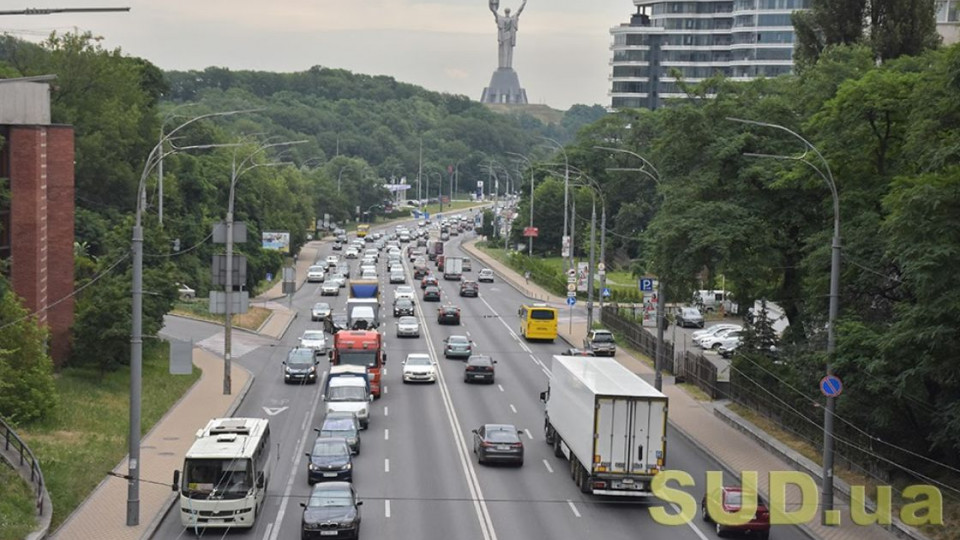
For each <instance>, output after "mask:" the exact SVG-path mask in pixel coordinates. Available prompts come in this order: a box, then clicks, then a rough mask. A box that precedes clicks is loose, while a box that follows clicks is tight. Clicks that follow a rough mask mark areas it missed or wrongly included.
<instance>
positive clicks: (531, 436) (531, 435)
mask: <svg viewBox="0 0 960 540" xmlns="http://www.w3.org/2000/svg"><path fill="white" fill-rule="evenodd" d="M523 432H524V433H526V434H527V437H530V440H531V441H532V440H533V433H530V430H529V429H524V430H523Z"/></svg>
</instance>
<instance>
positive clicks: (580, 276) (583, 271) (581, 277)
mask: <svg viewBox="0 0 960 540" xmlns="http://www.w3.org/2000/svg"><path fill="white" fill-rule="evenodd" d="M589 273H590V263H585V262H578V263H577V290H578V291H580V292H587V290H588V287H587V285H588V282H587V278H588V277H589V276H588V274H589Z"/></svg>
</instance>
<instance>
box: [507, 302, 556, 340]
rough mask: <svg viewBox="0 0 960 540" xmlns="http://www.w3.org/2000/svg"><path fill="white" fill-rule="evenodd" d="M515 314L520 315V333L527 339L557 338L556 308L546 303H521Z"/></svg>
mask: <svg viewBox="0 0 960 540" xmlns="http://www.w3.org/2000/svg"><path fill="white" fill-rule="evenodd" d="M517 314H518V315H519V316H520V335H521V336H523V337H524V338H525V339H527V340H528V341H530V340H535V339H536V340H541V339H543V340H549V341H553V340H555V339H557V317H558V312H557V310H556V308H552V307H548V306H547V305H546V304H533V305H529V306H528V305H523V306H520V310H519V312H518V313H517Z"/></svg>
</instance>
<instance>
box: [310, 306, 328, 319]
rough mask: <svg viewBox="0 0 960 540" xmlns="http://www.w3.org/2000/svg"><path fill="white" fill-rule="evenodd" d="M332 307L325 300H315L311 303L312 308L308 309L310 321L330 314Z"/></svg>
mask: <svg viewBox="0 0 960 540" xmlns="http://www.w3.org/2000/svg"><path fill="white" fill-rule="evenodd" d="M331 312H332V308H331V307H330V304H328V303H326V302H317V303H316V304H314V305H313V309H311V310H310V320H311V321H322V320H323V319H325V318H327V317H329V316H330V313H331Z"/></svg>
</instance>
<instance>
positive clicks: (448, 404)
mask: <svg viewBox="0 0 960 540" xmlns="http://www.w3.org/2000/svg"><path fill="white" fill-rule="evenodd" d="M481 300H482V298H481ZM414 302H416V304H417V311H418V312H419V313H420V315H418V316H419V317H421V319H423V313H424V310H423V309H422V307H423V306H422V303H421V301H420V299H419V298H417V299H414ZM423 333H424V335H425V337H426V338H427V339H426V341H427V348H428V349H429V351H430V354H431V355H432V356H433V357H434V358H439V355H438V354H437V349H436V347H435V346H434V344H433V339H432V338H431V336H430V327H429V325H427V324H426V321H425V320H423ZM437 374H438V377H437V385H438V386H439V387H440V397H441V399H442V400H443V407H444V409H445V412H446V413H447V421H448V423H449V425H450V431H452V434H453V442H454V446H456V448H457V457H458V458H459V459H460V466H461V468H462V469H463V474H464V477H465V478H466V480H467V488H468V489H469V490H470V496H471V499H472V500H473V509H474V512H476V515H477V519H478V520H479V522H480V533H481V534H482V535H483V538H484V540H497V533H496V531H495V530H494V528H493V519H492V518H491V517H490V511H489V510H488V509H487V501H486V500H485V499H484V497H483V491H482V490H481V489H480V481H479V479H478V478H477V471H476V469H475V468H474V466H473V460H472V459H471V457H470V451H469V450H468V446H467V441H466V437H465V436H464V434H463V426H462V425H461V424H460V420H459V418H458V417H457V413H456V411H455V410H454V406H453V400H452V399H451V398H450V389H449V388H448V387H447V381H446V379H445V378H444V376H443V367H442V364H441V368H440V369H439V370H438V371H437Z"/></svg>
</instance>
